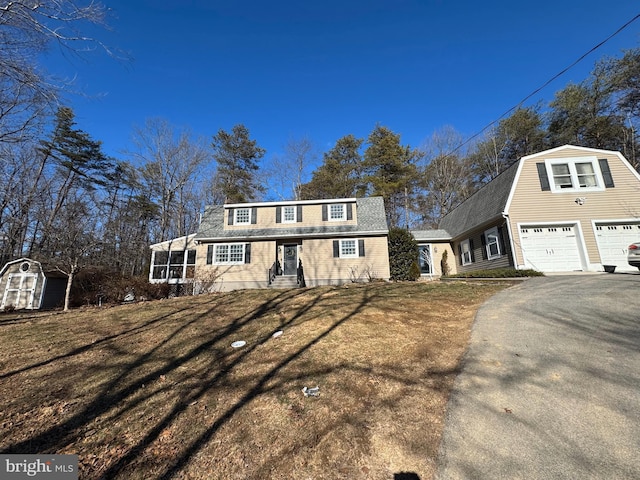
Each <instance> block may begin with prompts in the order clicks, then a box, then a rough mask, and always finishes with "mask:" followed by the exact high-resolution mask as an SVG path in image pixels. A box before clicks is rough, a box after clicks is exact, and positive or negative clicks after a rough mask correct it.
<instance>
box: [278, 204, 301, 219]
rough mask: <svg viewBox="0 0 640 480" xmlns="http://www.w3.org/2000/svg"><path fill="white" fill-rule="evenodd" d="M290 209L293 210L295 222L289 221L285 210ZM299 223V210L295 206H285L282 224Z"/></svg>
mask: <svg viewBox="0 0 640 480" xmlns="http://www.w3.org/2000/svg"><path fill="white" fill-rule="evenodd" d="M287 208H290V209H292V210H293V220H287V215H286V213H285V210H286V209H287ZM297 221H298V209H297V207H296V206H295V205H284V206H283V207H282V223H296V222H297Z"/></svg>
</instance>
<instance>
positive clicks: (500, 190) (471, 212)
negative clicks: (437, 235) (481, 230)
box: [439, 161, 520, 238]
mask: <svg viewBox="0 0 640 480" xmlns="http://www.w3.org/2000/svg"><path fill="white" fill-rule="evenodd" d="M519 163H520V162H519V161H518V162H515V163H514V164H513V165H511V166H510V167H509V168H508V169H506V170H505V171H504V172H502V173H501V174H500V175H498V176H497V177H496V178H494V179H493V180H491V181H490V182H489V183H487V184H486V185H484V186H483V187H482V188H480V190H478V191H477V192H475V193H474V194H473V195H471V196H470V197H469V198H467V199H466V200H465V201H464V202H462V203H461V204H460V205H458V206H457V207H456V208H454V209H453V210H451V211H450V212H449V213H448V214H447V215H445V216H444V218H443V219H442V220H441V221H440V225H439V227H440V228H441V229H443V230H446V231H447V232H449V233H450V234H451V237H452V238H456V237H458V236H460V235H462V234H463V233H465V232H468V231H470V230H473V229H474V228H476V227H479V226H480V225H482V224H484V223H487V222H489V221H491V220H494V219H496V218H499V217H500V216H502V214H503V212H504V211H505V207H506V205H507V200H508V199H509V193H510V192H511V187H512V186H513V182H514V180H515V177H516V173H517V171H518V165H519Z"/></svg>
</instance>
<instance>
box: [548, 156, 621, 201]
mask: <svg viewBox="0 0 640 480" xmlns="http://www.w3.org/2000/svg"><path fill="white" fill-rule="evenodd" d="M537 166H538V176H539V177H540V185H541V187H542V190H551V191H552V192H554V193H561V192H583V191H586V190H592V191H600V190H604V189H605V188H612V187H613V186H614V184H613V179H612V177H611V171H610V170H609V164H608V162H607V160H606V159H597V158H596V157H577V158H570V159H568V158H562V159H561V158H558V159H553V160H546V161H545V162H544V163H538V164H537Z"/></svg>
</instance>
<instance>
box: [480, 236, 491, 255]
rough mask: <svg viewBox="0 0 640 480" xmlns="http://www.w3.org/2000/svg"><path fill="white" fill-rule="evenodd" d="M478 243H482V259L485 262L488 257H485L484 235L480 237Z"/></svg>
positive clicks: (485, 238)
mask: <svg viewBox="0 0 640 480" xmlns="http://www.w3.org/2000/svg"><path fill="white" fill-rule="evenodd" d="M480 241H481V242H482V259H483V260H486V259H488V258H489V257H488V256H487V237H486V236H485V234H484V233H483V234H482V235H480Z"/></svg>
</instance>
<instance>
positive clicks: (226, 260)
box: [207, 243, 247, 265]
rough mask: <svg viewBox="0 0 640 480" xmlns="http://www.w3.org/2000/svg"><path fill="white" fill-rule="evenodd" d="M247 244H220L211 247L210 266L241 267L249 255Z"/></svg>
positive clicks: (209, 253) (208, 255)
mask: <svg viewBox="0 0 640 480" xmlns="http://www.w3.org/2000/svg"><path fill="white" fill-rule="evenodd" d="M246 249H247V244H245V243H219V244H216V245H209V249H208V251H207V264H208V265H211V264H213V265H240V264H243V263H247V262H245V259H246V253H247V250H246Z"/></svg>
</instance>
